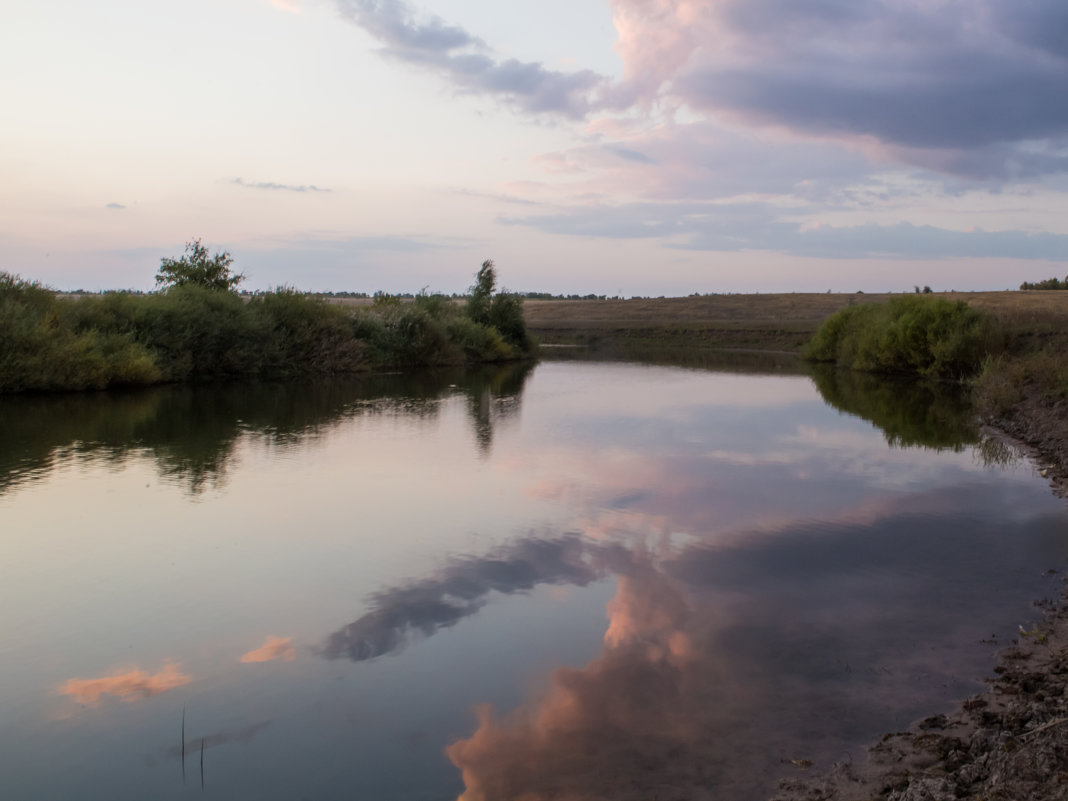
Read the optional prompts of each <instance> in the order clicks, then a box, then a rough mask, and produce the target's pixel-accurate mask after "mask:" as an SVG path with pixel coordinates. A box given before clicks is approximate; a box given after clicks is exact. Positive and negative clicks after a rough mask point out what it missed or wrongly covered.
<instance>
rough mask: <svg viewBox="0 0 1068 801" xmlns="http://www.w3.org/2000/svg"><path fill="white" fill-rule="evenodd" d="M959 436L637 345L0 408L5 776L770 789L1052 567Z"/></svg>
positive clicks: (957, 410)
mask: <svg viewBox="0 0 1068 801" xmlns="http://www.w3.org/2000/svg"><path fill="white" fill-rule="evenodd" d="M876 424H877V425H876ZM975 442H976V434H975V432H974V431H973V430H972V427H971V423H970V419H969V415H968V410H967V408H966V407H965V406H964V404H963V403H962V401H961V400H960V399H959V398H957V397H954V396H953V395H951V394H947V393H946V392H944V391H943V390H941V389H939V388H937V387H934V388H932V387H919V388H911V387H910V386H908V385H902V384H886V383H881V382H877V381H873V380H871V379H857V380H853V379H849V378H848V377H842V376H836V375H834V374H823V375H820V376H817V377H816V378H815V379H813V378H809V377H805V376H796V375H747V374H744V373H740V372H715V371H710V370H699V369H683V368H674V367H656V366H645V365H637V364H611V363H585V362H568V363H563V362H559V363H556V362H550V363H544V364H542V365H540V366H538V367H536V368H535V369H533V370H516V369H508V370H503V371H497V372H489V373H475V374H463V373H455V374H444V375H438V376H423V377H421V378H419V379H417V380H411V379H405V378H403V377H398V376H395V377H383V378H378V379H374V380H365V381H353V382H347V383H337V384H329V385H324V386H314V387H293V386H274V385H258V386H247V385H239V386H228V387H222V388H211V389H190V388H167V389H161V390H158V391H153V392H147V393H136V394H123V395H107V396H101V397H97V396H70V397H61V398H31V399H27V398H15V399H6V400H2V401H0V609H2V610H3V611H2V613H0V666H2V667H0V776H2V777H3V790H2V791H0V794H2V795H3V796H4V797H5V798H14V799H38V798H40V799H144V798H153V799H170V798H186V797H201V796H212V797H216V798H220V799H297V798H307V799H379V800H382V799H412V800H413V801H417V800H419V799H427V800H428V801H430V800H431V799H433V800H434V801H438V800H441V801H444V800H446V799H456V798H458V797H462V798H463V799H465V801H483V800H485V801H508V799H519V798H522V799H524V801H539V800H540V799H550V798H553V799H574V800H576V801H578V800H579V799H582V800H584V801H585V800H587V799H588V800H589V801H593V800H594V799H605V800H606V801H607V799H613V800H614V799H624V800H625V799H631V798H633V799H642V800H643V801H648V799H650V798H652V797H654V796H655V797H656V798H658V799H659V800H660V801H674V800H675V799H711V798H717V799H756V798H761V797H762V796H763V794H765V793H767V792H768V791H769V790H771V789H773V788H774V786H775V783H776V782H777V781H778V779H780V778H782V777H786V776H790V775H791V772H794V773H796V771H797V770H798V769H797V768H796V767H794V766H793V765H792V764H790V760H801V759H811V760H813V761H814V762H815V763H816V766H817V767H826V766H829V765H830V764H832V763H833V762H835V761H838V760H842V759H845V758H847V755H852V756H853V757H854V758H859V756H860V754H861V753H862V748H861V746H862V745H863V744H865V743H867V742H869V741H871V740H873V739H874V738H876V737H878V736H879V735H880V734H881V733H883V732H884V731H888V730H893V729H897V728H900V727H903V726H905V725H907V724H908V723H909V722H910V721H912V720H914V719H915V718H917V717H919V716H922V715H924V714H929V713H930V712H933V711H936V710H937V709H939V708H942V707H944V706H945V705H946V704H947V703H948V702H949V701H950V700H951V699H954V698H960V697H963V696H965V695H968V694H969V693H971V692H974V691H976V689H978V688H979V687H980V686H981V684H980V683H979V680H980V679H981V678H982V677H983V676H985V675H987V674H988V673H989V671H990V667H991V657H992V654H993V652H994V650H995V648H996V646H995V645H993V644H991V643H989V642H987V641H989V640H991V639H992V638H994V639H997V641H998V642H999V643H1002V644H1004V643H1006V642H1007V641H1008V639H1009V638H1011V637H1012V635H1013V633H1014V632H1015V631H1016V628H1017V626H1018V625H1020V624H1027V623H1028V622H1030V621H1033V620H1035V619H1036V617H1037V613H1036V611H1035V610H1034V608H1033V607H1032V601H1033V600H1035V599H1038V598H1042V597H1046V596H1054V595H1056V594H1057V593H1058V592H1059V589H1060V586H1061V577H1060V575H1059V574H1049V575H1047V571H1049V570H1051V569H1053V570H1060V569H1061V568H1062V567H1064V566H1065V562H1066V559H1068V517H1066V515H1065V506H1064V502H1063V501H1059V500H1057V499H1055V498H1053V497H1052V496H1051V495H1050V493H1049V490H1048V488H1047V486H1046V484H1045V482H1044V481H1043V480H1042V479H1041V478H1040V477H1037V476H1035V475H1034V474H1033V471H1032V469H1031V468H1030V467H1029V466H1028V465H1027V464H1025V463H1019V462H1013V460H1012V459H1006V458H1004V457H1005V454H1004V453H999V452H997V451H996V449H991V448H989V447H983V448H979V447H977V446H976V445H975ZM991 456H993V457H994V459H993V462H994V463H991ZM183 731H184V756H183Z"/></svg>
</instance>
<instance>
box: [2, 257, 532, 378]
mask: <svg viewBox="0 0 1068 801" xmlns="http://www.w3.org/2000/svg"><path fill="white" fill-rule="evenodd" d="M499 297H505V296H497V297H495V298H494V299H493V301H494V302H495V303H496V301H497V300H498V298H499ZM508 297H509V298H510V296H508ZM393 300H394V301H395V302H389V301H388V299H387V300H386V302H382V303H376V304H375V306H374V307H373V308H371V309H361V310H357V311H356V312H352V311H350V310H347V309H344V308H341V307H337V306H332V305H329V304H326V303H324V302H323V301H322V300H320V299H317V298H313V297H311V296H308V295H305V294H303V293H301V292H297V291H296V290H293V289H290V288H285V287H284V288H281V289H277V290H275V291H273V292H269V293H265V294H260V295H257V296H255V297H254V298H251V299H248V300H246V299H244V298H242V297H240V296H238V295H237V294H235V293H233V292H226V291H220V290H212V289H207V288H203V287H199V286H192V285H191V286H177V287H172V288H170V289H168V290H166V291H164V292H160V293H157V294H150V295H135V294H131V293H110V294H107V295H104V296H100V297H85V298H82V299H80V300H59V299H57V298H56V297H55V294H54V293H53V292H52V291H50V290H48V289H46V288H44V287H42V286H41V285H40V284H37V283H35V282H29V281H24V280H22V279H21V278H19V277H17V276H13V275H9V274H7V273H2V272H0V392H20V391H28V390H84V389H104V388H108V387H116V386H123V385H146V384H153V383H159V382H166V381H207V380H213V379H217V378H227V377H239V376H250V377H252V376H254V377H265V378H290V377H297V376H307V375H331V374H338V373H351V372H359V371H366V370H375V369H392V368H401V367H423V366H435V365H446V364H464V363H479V362H500V361H507V360H513V359H518V358H522V357H524V356H526V355H528V354H529V353H530V351H531V349H532V343H531V341H530V338H529V337H528V336H527V334H526V327H525V323H523V319H522V308H521V306H519V305H518V302H513V301H511V300H510V299H509V300H506V301H502V302H501V304H500V305H501V306H502V308H504V307H506V306H508V304H512V305H511V306H508V314H504V315H502V317H501V319H502V320H503V321H504V322H506V323H507V326H506V331H501V330H498V329H497V328H496V327H494V326H493V325H492V324H491V323H486V322H479V321H475V320H472V319H470V317H468V316H467V315H466V314H465V312H464V309H463V308H462V307H461V306H459V305H457V304H455V303H453V302H452V301H451V300H450V299H448V298H444V297H442V296H433V295H421V296H419V297H418V298H416V300H415V302H414V303H402V302H400V301H399V300H396V299H393Z"/></svg>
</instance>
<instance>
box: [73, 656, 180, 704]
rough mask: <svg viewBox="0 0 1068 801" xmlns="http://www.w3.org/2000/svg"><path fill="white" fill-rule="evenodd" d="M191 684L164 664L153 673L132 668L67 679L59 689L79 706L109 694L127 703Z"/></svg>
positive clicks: (169, 665)
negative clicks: (108, 673) (105, 674)
mask: <svg viewBox="0 0 1068 801" xmlns="http://www.w3.org/2000/svg"><path fill="white" fill-rule="evenodd" d="M190 681H191V677H190V676H189V674H187V673H183V672H182V671H181V669H180V666H179V665H176V664H174V663H173V662H167V663H166V664H165V665H164V666H163V667H162V668H161V669H160V670H159V672H157V673H154V674H150V673H148V672H147V671H144V670H140V669H134V670H130V671H127V672H125V673H114V674H112V675H110V676H101V677H100V678H96V679H68V680H67V681H66V682H65V683H64V684H63V686H61V687H60V688H59V692H60V694H61V695H69V696H70V697H71V698H73V699H74V700H75V701H77V702H78V703H79V704H86V705H88V706H94V705H96V704H98V703H99V702H100V699H101V697H102V696H104V695H113V696H115V697H117V698H121V699H122V700H123V701H126V702H127V703H131V702H133V701H140V700H142V699H145V698H150V697H152V696H153V695H160V694H161V693H165V692H169V691H170V690H173V689H175V688H177V687H184V686H185V685H186V684H188V683H189V682H190Z"/></svg>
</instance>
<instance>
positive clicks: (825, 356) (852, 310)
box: [802, 295, 1005, 378]
mask: <svg viewBox="0 0 1068 801" xmlns="http://www.w3.org/2000/svg"><path fill="white" fill-rule="evenodd" d="M1004 340H1005V337H1004V334H1003V333H1002V332H1001V331H1000V329H999V327H998V325H997V324H996V322H995V320H994V319H993V318H992V317H990V316H989V315H987V314H984V313H983V312H981V311H979V310H977V309H974V308H972V307H970V306H968V304H966V303H964V302H963V301H959V300H958V301H950V300H946V299H944V298H939V297H933V296H931V295H902V296H899V297H895V298H892V299H890V300H888V301H887V302H886V303H881V304H870V305H857V306H850V307H848V308H845V309H842V310H840V311H838V312H835V313H834V314H832V315H831V316H830V317H829V318H827V320H825V321H824V323H823V325H821V326H820V328H819V330H818V331H817V332H816V335H815V336H814V337H813V338H812V339H811V340H810V341H809V343H808V344H807V345H806V346H805V347H804V348H803V349H802V356H803V357H805V358H807V359H809V360H811V361H817V362H833V363H835V364H837V365H838V366H839V367H846V368H850V369H853V370H863V371H867V372H880V373H900V374H918V375H924V376H932V377H944V378H966V377H969V376H972V375H974V374H975V373H976V372H978V370H979V369H980V367H981V365H982V363H983V360H984V359H986V358H988V357H990V356H991V355H992V354H997V353H1000V352H1001V351H1002V349H1003V347H1004Z"/></svg>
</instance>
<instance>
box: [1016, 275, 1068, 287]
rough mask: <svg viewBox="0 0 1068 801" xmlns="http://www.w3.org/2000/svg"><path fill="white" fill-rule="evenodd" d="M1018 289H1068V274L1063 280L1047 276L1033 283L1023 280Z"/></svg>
mask: <svg viewBox="0 0 1068 801" xmlns="http://www.w3.org/2000/svg"><path fill="white" fill-rule="evenodd" d="M1020 289H1068V276H1066V277H1065V278H1064V280H1061V279H1060V278H1047V279H1046V280H1045V281H1036V282H1034V283H1031V282H1030V281H1024V282H1023V283H1022V284H1020Z"/></svg>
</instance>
